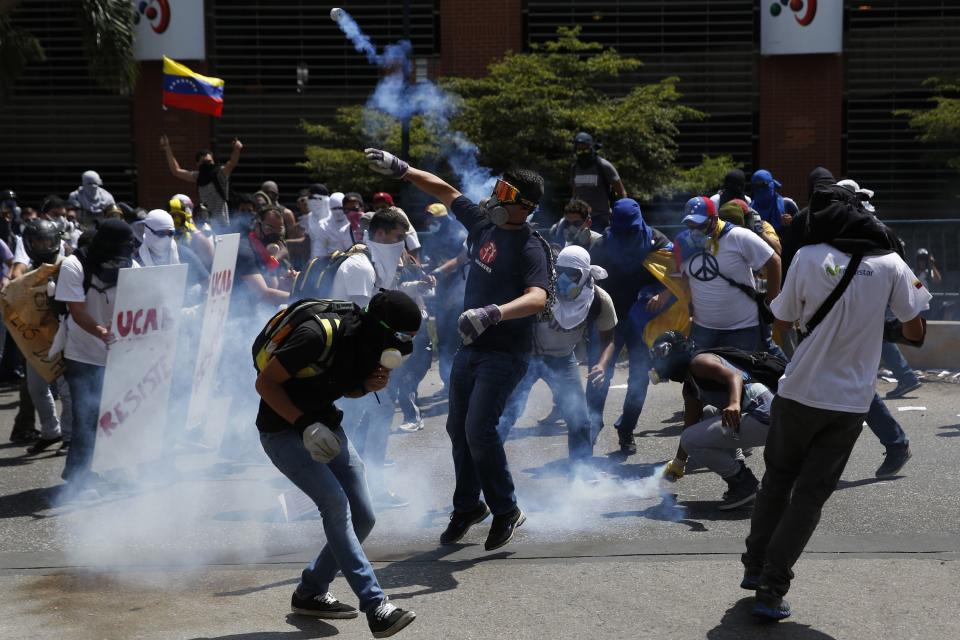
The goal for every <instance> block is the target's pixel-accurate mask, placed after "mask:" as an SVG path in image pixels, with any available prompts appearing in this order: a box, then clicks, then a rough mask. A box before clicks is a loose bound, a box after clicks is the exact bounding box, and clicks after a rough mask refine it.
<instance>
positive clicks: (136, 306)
mask: <svg viewBox="0 0 960 640" xmlns="http://www.w3.org/2000/svg"><path fill="white" fill-rule="evenodd" d="M186 282H187V265H185V264H176V265H169V266H163V267H144V268H142V269H121V271H120V276H119V278H118V280H117V299H116V303H115V305H114V310H113V319H112V323H111V330H112V331H113V333H114V335H116V337H117V341H116V342H115V343H114V344H112V345H110V348H109V350H108V351H107V366H106V371H105V372H104V378H103V395H102V396H101V398H100V417H99V420H98V421H97V442H96V448H95V449H94V453H93V469H94V471H97V472H102V471H108V470H110V469H116V468H120V467H126V468H131V467H134V466H136V465H138V464H141V463H143V462H146V461H149V460H156V459H158V458H159V457H160V455H161V452H162V450H163V439H164V433H165V431H166V426H167V403H168V402H169V399H170V382H171V379H172V376H173V359H174V355H175V354H176V351H177V331H178V325H179V323H180V308H181V306H182V305H183V295H184V290H185V288H186Z"/></svg>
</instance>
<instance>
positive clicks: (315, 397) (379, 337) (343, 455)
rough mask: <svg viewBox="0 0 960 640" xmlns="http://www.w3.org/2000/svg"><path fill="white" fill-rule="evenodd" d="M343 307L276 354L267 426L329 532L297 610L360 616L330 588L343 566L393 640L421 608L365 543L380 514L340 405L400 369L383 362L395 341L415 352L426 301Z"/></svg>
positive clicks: (393, 296) (299, 330) (274, 447)
mask: <svg viewBox="0 0 960 640" xmlns="http://www.w3.org/2000/svg"><path fill="white" fill-rule="evenodd" d="M331 311H333V310H331ZM337 311H338V312H328V313H315V314H312V315H311V316H310V317H308V318H306V319H305V320H304V321H303V322H301V323H300V324H299V325H297V326H295V327H294V328H293V330H292V332H291V333H290V334H289V335H288V336H287V337H286V338H285V339H283V340H282V341H281V342H280V343H279V345H278V346H277V347H276V348H275V349H274V350H273V352H272V353H271V354H270V357H269V359H268V360H267V361H266V363H265V364H264V365H263V366H262V370H261V371H260V373H259V375H258V376H257V384H256V389H257V393H258V394H260V398H261V400H260V411H259V413H258V414H257V428H258V429H259V431H260V443H261V444H262V446H263V450H264V451H266V453H267V456H269V458H270V460H271V461H272V462H273V464H274V465H275V466H276V467H277V469H279V470H280V472H281V473H283V475H285V476H286V477H287V478H288V479H289V480H290V481H291V482H293V484H295V485H296V486H297V487H298V488H299V489H300V490H301V491H303V492H304V493H305V494H306V495H307V496H308V497H309V498H310V499H311V500H313V501H314V503H315V504H316V505H317V508H318V509H319V510H320V515H321V517H322V519H323V531H324V534H325V535H326V539H327V543H326V545H325V546H324V548H323V550H322V551H321V552H320V555H319V556H318V557H317V559H316V560H314V561H313V563H311V564H310V565H309V566H308V567H307V568H306V569H305V570H304V571H303V574H302V577H301V580H300V584H299V586H298V587H297V589H296V591H294V593H293V596H292V602H291V607H292V609H293V612H294V613H300V614H304V615H311V616H315V617H318V618H355V617H356V616H357V610H356V609H354V608H353V607H350V606H348V605H345V604H343V603H341V602H340V601H338V600H337V599H336V598H334V597H333V595H331V594H330V593H329V591H328V590H329V588H330V583H331V582H333V579H334V577H336V575H337V572H338V571H340V572H342V573H343V575H344V577H345V578H346V579H347V582H348V583H349V584H350V587H351V588H352V589H353V590H354V592H355V593H356V595H357V598H358V599H359V600H360V610H361V611H363V612H365V613H366V614H367V621H368V622H369V624H370V630H371V631H373V633H374V635H375V636H376V637H378V638H385V637H387V636H391V635H393V634H394V633H396V632H398V631H400V630H401V629H403V628H404V627H405V626H407V625H408V624H410V623H411V622H412V621H413V619H414V617H415V614H414V613H413V612H412V611H404V610H403V609H398V608H397V607H395V606H394V605H392V604H390V602H389V601H388V600H387V596H386V595H385V594H384V593H383V590H382V589H381V588H380V584H379V583H378V581H377V577H376V576H375V575H374V573H373V567H372V566H371V565H370V562H369V560H367V557H366V554H365V553H364V552H363V548H362V547H361V546H360V545H361V543H362V542H363V540H364V538H366V537H367V535H368V534H369V533H370V531H371V530H372V529H373V524H374V521H375V517H374V513H373V507H372V506H371V504H370V494H369V491H368V490H367V482H366V479H365V478H364V473H363V462H362V461H361V460H360V458H359V456H358V455H357V452H356V450H355V449H354V448H353V445H352V444H351V443H350V441H349V440H348V439H347V436H346V434H345V433H344V431H343V428H342V426H341V424H340V421H341V419H342V417H343V414H342V413H341V412H340V411H339V410H338V409H337V408H336V406H334V404H333V403H334V401H335V400H338V399H340V398H343V397H347V398H360V397H362V396H364V395H366V394H368V393H371V392H377V391H381V390H383V389H384V388H385V387H386V386H387V382H388V380H389V377H390V370H389V369H387V368H386V367H384V366H383V365H382V364H381V359H382V354H383V352H384V351H385V350H387V349H396V350H397V351H399V352H400V353H401V354H403V353H406V354H409V353H410V352H411V350H412V345H413V335H414V334H415V333H416V332H417V330H418V329H419V328H420V308H419V307H418V306H417V304H416V303H415V302H414V301H413V300H412V299H410V297H409V296H407V295H406V294H404V293H400V292H399V291H383V290H381V293H379V294H377V295H376V296H374V297H373V299H372V300H370V304H369V305H368V306H367V308H366V309H365V310H363V311H361V310H360V308H359V307H357V306H356V305H353V308H352V310H346V311H342V310H337ZM341 311H342V312H341ZM291 313H296V311H295V310H294V311H291ZM280 331H282V329H281V330H278V332H277V335H280ZM394 355H395V354H394ZM258 361H259V360H258Z"/></svg>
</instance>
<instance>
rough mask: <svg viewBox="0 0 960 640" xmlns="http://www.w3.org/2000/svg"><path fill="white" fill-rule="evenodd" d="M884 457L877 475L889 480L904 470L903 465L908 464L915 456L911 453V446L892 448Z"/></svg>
mask: <svg viewBox="0 0 960 640" xmlns="http://www.w3.org/2000/svg"><path fill="white" fill-rule="evenodd" d="M883 455H884V456H885V458H884V460H883V464H881V465H880V467H879V468H878V469H877V473H876V476H877V477H878V478H889V477H890V476H895V475H897V474H898V473H899V472H900V470H901V469H903V465H905V464H907V460H909V459H910V458H912V457H913V454H912V453H910V445H907V446H905V447H890V448H888V449H887V452H886V453H885V454H883Z"/></svg>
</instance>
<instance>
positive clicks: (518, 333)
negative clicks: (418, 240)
mask: <svg viewBox="0 0 960 640" xmlns="http://www.w3.org/2000/svg"><path fill="white" fill-rule="evenodd" d="M450 210H451V212H452V213H453V214H454V216H456V218H457V220H459V221H460V222H461V223H462V224H463V226H464V227H466V229H467V232H468V234H469V236H468V238H467V244H468V246H469V247H470V274H469V275H468V276H467V284H466V293H465V295H464V298H463V308H464V310H466V309H474V308H477V307H484V306H486V305H488V304H497V305H501V304H505V303H507V302H510V301H511V300H515V299H516V298H519V297H520V296H521V295H523V291H524V289H528V288H530V287H540V288H541V289H543V290H544V291H547V290H548V289H549V286H550V264H549V262H548V259H547V254H546V250H545V248H544V244H543V243H542V242H541V241H540V240H539V239H538V238H536V237H535V236H534V235H533V231H532V229H530V228H529V227H524V228H521V229H518V230H517V231H511V230H507V229H501V228H500V227H497V226H496V225H494V224H492V223H491V222H490V221H489V220H488V219H487V217H486V216H485V215H484V214H483V212H482V211H481V209H480V207H479V206H477V205H476V204H474V203H473V202H471V201H470V200H469V199H467V198H466V197H465V196H460V197H459V198H457V199H456V200H454V201H453V203H452V205H451V207H450ZM533 322H534V318H533V317H532V316H531V317H527V318H520V319H517V320H505V321H503V322H500V323H499V324H497V325H494V326H492V327H490V328H489V329H487V330H486V331H484V332H483V333H482V334H481V335H480V337H479V338H477V340H476V341H474V342H473V343H472V344H471V345H470V347H471V348H474V349H482V350H484V351H504V352H507V353H514V354H525V353H529V352H530V351H531V350H532V349H533Z"/></svg>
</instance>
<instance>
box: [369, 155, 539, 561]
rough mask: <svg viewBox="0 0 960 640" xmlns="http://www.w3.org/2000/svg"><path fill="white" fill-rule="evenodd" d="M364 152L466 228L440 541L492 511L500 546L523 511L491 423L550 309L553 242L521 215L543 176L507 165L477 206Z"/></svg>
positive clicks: (493, 544) (389, 159)
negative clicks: (446, 517) (446, 505)
mask: <svg viewBox="0 0 960 640" xmlns="http://www.w3.org/2000/svg"><path fill="white" fill-rule="evenodd" d="M365 153H366V156H367V162H368V163H369V164H370V167H371V169H373V170H374V171H377V172H378V173H382V174H384V175H389V176H393V177H395V178H404V179H406V180H407V181H409V182H410V183H412V184H413V185H414V186H416V187H417V188H418V189H420V190H421V191H424V192H426V193H427V194H429V195H431V196H433V197H434V198H436V199H437V200H439V201H440V202H441V203H443V205H444V206H446V207H447V209H448V210H449V211H450V212H451V213H452V214H453V215H454V216H455V217H456V218H457V220H459V221H460V222H461V223H462V224H463V226H464V227H466V229H467V233H468V236H467V246H468V248H469V255H470V262H469V264H470V273H469V275H468V276H467V284H466V293H465V294H464V302H463V307H464V312H463V313H462V314H461V315H460V319H459V321H458V329H459V332H460V337H461V338H462V340H463V346H462V347H461V349H460V351H459V352H457V355H456V357H455V358H454V362H453V369H452V371H451V373H450V404H449V413H448V415H447V434H449V436H450V440H451V442H452V444H453V464H454V467H455V470H456V478H457V486H456V489H455V490H454V494H453V513H452V514H451V515H450V524H449V525H448V526H447V528H446V530H445V531H444V532H443V534H442V535H441V536H440V542H441V544H453V543H455V542H457V541H459V540H460V539H461V538H463V536H464V535H465V534H466V533H467V530H468V529H469V528H470V527H471V526H472V525H474V524H476V523H478V522H481V521H482V520H484V519H486V517H487V515H489V514H490V513H491V512H493V524H492V525H491V527H490V534H489V535H488V537H487V541H486V544H485V545H484V546H485V548H486V550H487V551H491V550H493V549H498V548H500V547H502V546H503V545H505V544H507V543H508V542H510V540H511V539H512V538H513V533H514V530H515V529H516V528H517V527H519V526H520V525H521V524H523V522H524V520H525V519H526V517H525V516H524V514H523V511H521V510H520V508H519V507H518V506H517V498H516V495H515V494H514V486H513V477H512V476H511V475H510V468H509V467H508V465H507V456H506V453H505V452H504V450H503V441H502V440H501V438H500V435H499V434H498V433H497V423H498V422H499V421H500V414H501V412H502V411H503V408H504V406H505V405H506V402H507V399H508V398H509V397H510V394H511V393H512V392H513V389H514V387H516V385H517V383H518V382H520V379H521V378H522V377H523V375H524V373H525V372H526V370H527V362H528V360H529V358H530V352H531V350H532V348H533V322H534V316H536V315H538V314H540V313H542V312H543V311H544V310H545V309H546V308H547V305H548V299H549V297H550V296H549V293H548V292H550V291H552V289H553V287H552V284H551V283H552V281H553V265H552V258H551V257H550V248H549V247H548V246H547V244H546V242H545V241H544V240H543V238H541V237H540V236H539V235H537V234H536V232H534V231H533V230H532V229H531V228H530V226H529V225H527V223H526V219H527V216H529V215H530V212H531V211H533V209H535V208H536V206H537V203H538V202H539V201H540V198H541V197H542V196H543V178H541V177H540V175H539V174H537V173H535V172H533V171H526V170H516V171H512V172H509V173H506V174H504V175H503V177H502V178H501V179H499V180H497V182H496V185H495V187H494V192H493V195H492V196H491V197H490V199H489V200H488V201H487V202H486V203H485V205H484V208H481V207H479V206H478V205H476V204H474V203H473V202H471V201H470V200H468V199H467V198H466V197H464V196H463V195H462V194H461V193H460V192H459V191H458V190H457V189H455V188H454V187H452V186H450V185H449V184H447V183H446V182H444V181H443V180H441V179H440V178H438V177H437V176H435V175H433V174H431V173H427V172H426V171H421V170H419V169H415V168H413V167H410V166H409V165H408V164H407V163H406V162H404V161H403V160H400V159H399V158H397V157H396V156H394V155H392V154H390V153H387V152H386V151H381V150H379V149H367V150H366V152H365ZM481 491H482V492H483V497H484V498H485V499H486V501H487V502H488V503H489V505H490V506H489V507H488V506H487V504H485V503H484V502H483V501H482V500H481V499H480V493H481Z"/></svg>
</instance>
